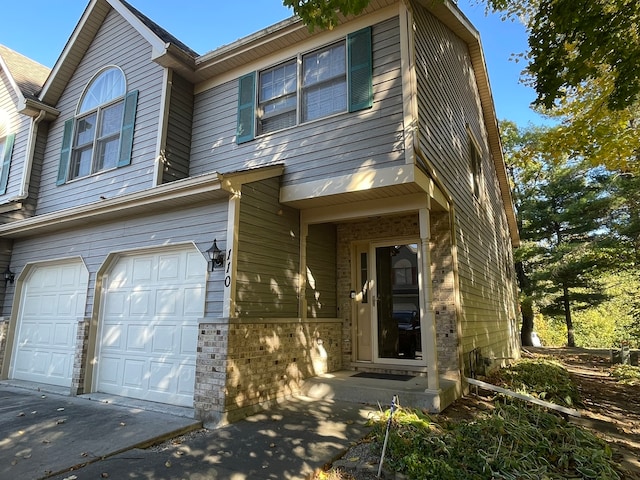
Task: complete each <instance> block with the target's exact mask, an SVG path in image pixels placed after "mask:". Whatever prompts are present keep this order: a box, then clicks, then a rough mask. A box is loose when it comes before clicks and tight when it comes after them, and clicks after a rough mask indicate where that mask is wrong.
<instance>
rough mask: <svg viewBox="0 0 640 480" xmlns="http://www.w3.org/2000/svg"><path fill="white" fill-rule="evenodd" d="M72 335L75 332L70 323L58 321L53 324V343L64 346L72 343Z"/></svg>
mask: <svg viewBox="0 0 640 480" xmlns="http://www.w3.org/2000/svg"><path fill="white" fill-rule="evenodd" d="M71 337H73V333H72V331H71V325H70V324H69V323H56V324H54V325H53V338H52V339H51V343H52V345H54V346H57V347H63V348H64V347H66V346H67V345H69V344H70V343H72V338H71Z"/></svg>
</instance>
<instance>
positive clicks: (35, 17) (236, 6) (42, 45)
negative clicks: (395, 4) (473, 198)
mask: <svg viewBox="0 0 640 480" xmlns="http://www.w3.org/2000/svg"><path fill="white" fill-rule="evenodd" d="M128 1H129V3H130V4H131V5H133V6H135V7H136V8H137V9H138V10H140V11H141V12H142V13H144V14H145V15H147V16H148V17H149V18H151V19H152V20H153V21H155V22H156V23H158V24H159V25H161V26H162V27H164V28H165V29H166V30H168V31H169V32H171V33H172V34H173V35H174V36H176V37H177V38H179V39H180V40H182V41H183V42H184V43H186V44H187V45H188V46H189V47H191V48H192V49H194V50H195V51H197V52H198V53H200V54H202V53H206V52H208V51H210V50H213V49H215V48H217V47H219V46H221V45H224V44H227V43H230V42H233V41H234V40H236V39H238V38H241V37H243V36H245V35H249V34H251V33H253V32H255V31H256V30H260V29H262V28H264V27H267V26H269V25H271V24H273V23H276V22H278V21H280V20H283V19H285V18H287V17H289V16H291V11H290V10H288V9H286V8H285V7H283V6H282V2H281V0H233V1H228V0H181V1H180V2H176V1H175V0H128ZM87 3H88V0H86V1H85V0H29V1H28V2H27V3H22V2H21V1H16V0H13V1H3V5H2V12H3V18H4V19H5V21H4V22H3V25H2V29H0V44H3V45H5V46H7V47H9V48H11V49H13V50H15V51H17V52H20V53H22V54H23V55H26V56H27V57H30V58H32V59H34V60H36V61H38V62H40V63H42V64H43V65H45V66H47V67H52V66H53V65H54V63H55V61H56V59H57V58H58V56H59V55H60V53H61V52H62V49H63V48H64V46H65V43H66V42H67V40H68V38H69V37H70V35H71V33H72V32H73V29H74V27H75V25H76V23H77V22H78V20H79V19H80V17H81V16H82V13H83V11H84V9H85V7H86V5H87ZM476 3H477V2H476V1H475V0H459V2H458V4H459V6H460V8H461V9H462V11H463V12H464V13H465V15H466V16H467V17H468V18H469V19H470V20H471V22H472V23H473V24H474V25H475V26H476V28H477V29H478V30H479V31H480V34H481V37H482V43H483V47H484V53H485V58H486V62H487V68H488V70H489V77H490V81H491V87H492V90H493V96H494V101H495V104H496V112H497V115H498V118H499V119H500V120H504V119H508V120H513V121H515V122H516V123H517V124H518V125H520V126H525V125H526V124H527V123H534V124H539V123H542V122H544V119H543V118H542V117H540V116H539V115H537V114H536V113H535V112H533V111H531V109H530V108H529V104H530V103H531V102H532V101H533V99H534V98H535V92H534V91H533V90H532V89H531V88H528V87H526V86H524V85H522V84H521V82H520V71H521V70H522V68H523V64H522V63H516V62H514V61H512V60H511V56H512V54H519V53H523V52H524V51H525V49H526V47H527V38H526V33H525V31H524V28H523V26H522V25H520V24H519V23H517V22H510V21H506V22H503V21H501V20H500V18H499V16H497V15H491V16H489V17H486V16H485V13H484V6H483V5H477V4H476ZM474 4H476V5H474ZM7 19H12V20H10V21H7Z"/></svg>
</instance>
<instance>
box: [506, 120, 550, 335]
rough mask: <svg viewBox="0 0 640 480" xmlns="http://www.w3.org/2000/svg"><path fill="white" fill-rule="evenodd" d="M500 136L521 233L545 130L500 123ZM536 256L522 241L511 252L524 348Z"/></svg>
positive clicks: (531, 244) (530, 330)
mask: <svg viewBox="0 0 640 480" xmlns="http://www.w3.org/2000/svg"><path fill="white" fill-rule="evenodd" d="M500 136H501V137H502V144H503V149H504V156H505V162H506V164H507V171H508V173H509V179H510V186H511V192H512V198H513V202H514V207H515V210H516V213H517V214H516V221H517V223H518V230H520V231H522V215H520V214H519V212H520V211H521V210H522V202H523V200H524V199H526V198H527V197H528V196H530V195H532V194H533V191H532V189H533V187H534V185H535V183H536V178H537V177H538V176H539V173H540V170H541V162H542V161H543V160H542V159H541V158H540V156H541V155H542V154H543V152H544V151H545V150H544V149H543V148H542V147H541V145H540V143H541V141H542V140H543V139H544V138H545V135H544V130H543V129H538V128H535V127H531V128H529V129H527V130H520V129H518V126H517V125H516V124H515V123H514V122H511V121H508V120H507V121H502V122H500ZM537 253H538V247H537V245H536V243H535V242H533V241H530V240H527V239H526V238H521V244H520V247H519V248H518V249H516V251H515V252H514V261H515V271H516V278H517V281H518V287H519V292H520V298H519V300H520V313H521V316H522V327H521V330H520V341H521V343H522V345H523V346H532V345H533V342H532V338H531V334H532V333H533V331H534V317H535V312H534V298H533V297H534V292H535V285H534V283H533V281H532V279H531V278H530V275H531V272H530V271H529V270H528V268H527V267H528V264H529V262H530V261H531V259H533V258H534V257H535V256H536V255H537Z"/></svg>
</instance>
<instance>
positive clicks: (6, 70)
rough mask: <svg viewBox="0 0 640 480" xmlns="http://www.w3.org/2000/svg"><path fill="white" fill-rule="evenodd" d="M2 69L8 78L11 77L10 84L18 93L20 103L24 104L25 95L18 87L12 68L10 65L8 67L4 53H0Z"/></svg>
mask: <svg viewBox="0 0 640 480" xmlns="http://www.w3.org/2000/svg"><path fill="white" fill-rule="evenodd" d="M0 69H2V70H4V71H5V73H6V74H7V78H8V79H9V85H11V88H13V90H14V91H15V93H16V96H17V97H18V105H21V104H23V103H24V101H25V99H24V95H23V94H22V90H20V87H18V84H17V83H16V81H15V80H14V79H13V75H11V70H9V67H7V64H6V62H5V61H4V58H2V55H0ZM18 110H20V109H18Z"/></svg>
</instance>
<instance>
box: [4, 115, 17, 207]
mask: <svg viewBox="0 0 640 480" xmlns="http://www.w3.org/2000/svg"><path fill="white" fill-rule="evenodd" d="M14 140H15V134H12V133H10V122H9V115H8V114H7V112H5V111H4V110H2V109H0V162H1V163H0V169H1V170H0V195H4V194H5V193H6V192H7V184H8V182H9V168H10V167H11V154H12V152H13V142H14Z"/></svg>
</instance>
